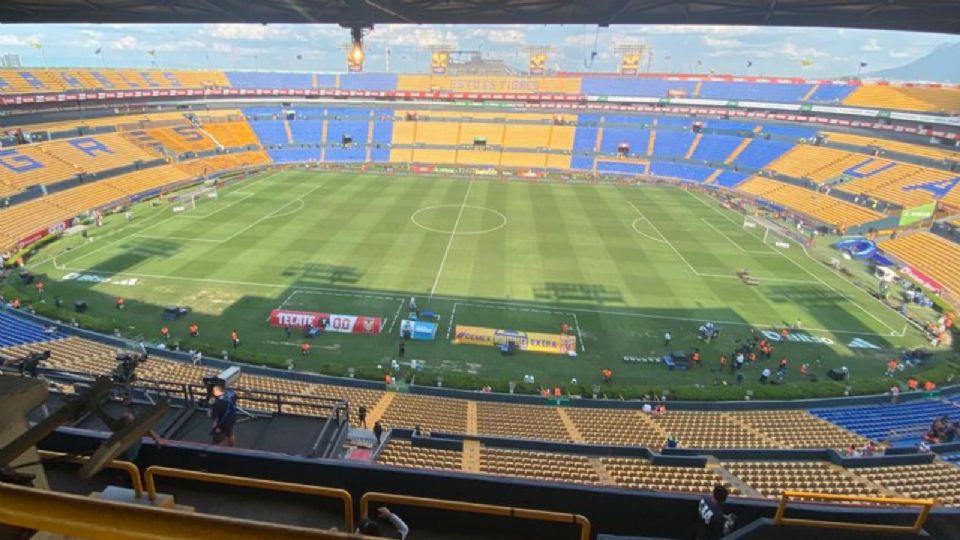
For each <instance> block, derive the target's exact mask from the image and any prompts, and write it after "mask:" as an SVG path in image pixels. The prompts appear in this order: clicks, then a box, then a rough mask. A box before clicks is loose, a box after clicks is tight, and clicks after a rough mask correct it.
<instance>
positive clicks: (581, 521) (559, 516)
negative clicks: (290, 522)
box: [360, 492, 590, 540]
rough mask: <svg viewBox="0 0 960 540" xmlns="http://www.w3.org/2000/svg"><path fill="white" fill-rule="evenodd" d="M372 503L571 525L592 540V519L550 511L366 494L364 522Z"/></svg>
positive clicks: (362, 507) (362, 509) (583, 537)
mask: <svg viewBox="0 0 960 540" xmlns="http://www.w3.org/2000/svg"><path fill="white" fill-rule="evenodd" d="M371 501H377V502H382V503H390V504H399V505H402V506H416V507H420V508H431V509H434V510H444V511H450V512H466V513H471V514H482V515H487V516H503V517H510V518H517V519H529V520H533V521H549V522H552V523H569V524H571V525H576V526H578V527H580V540H589V538H590V520H589V519H587V518H586V517H585V516H582V515H580V514H567V513H563V512H550V511H547V510H533V509H530V508H513V507H510V506H496V505H492V504H479V503H469V502H462V501H451V500H446V499H427V498H423V497H410V496H408V495H395V494H392V493H378V492H370V493H364V494H363V497H361V498H360V519H361V520H362V519H366V517H367V514H368V513H369V512H368V510H369V509H368V507H369V505H370V502H371Z"/></svg>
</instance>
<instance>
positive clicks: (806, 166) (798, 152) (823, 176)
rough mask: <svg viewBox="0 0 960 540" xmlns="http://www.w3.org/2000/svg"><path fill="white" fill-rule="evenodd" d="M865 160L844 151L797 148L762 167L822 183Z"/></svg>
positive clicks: (884, 163)
mask: <svg viewBox="0 0 960 540" xmlns="http://www.w3.org/2000/svg"><path fill="white" fill-rule="evenodd" d="M869 160H870V158H869V157H867V156H864V155H861V154H853V153H850V152H847V151H846V150H838V149H836V148H828V147H824V146H811V145H798V146H795V147H794V148H793V150H791V151H789V152H787V154H786V155H785V156H783V157H782V158H780V159H779V160H777V161H776V162H774V163H771V164H770V165H768V166H767V167H766V168H767V169H769V170H771V171H774V172H776V173H779V174H782V175H785V176H790V177H793V178H802V179H804V180H810V181H813V182H817V183H824V182H829V181H831V180H836V179H838V178H840V177H841V176H842V175H843V174H844V173H845V172H846V171H848V170H850V169H853V168H856V167H857V166H858V165H861V164H863V163H864V162H867V161H869ZM887 163H888V162H886V161H882V162H879V161H878V162H877V163H876V164H873V165H872V166H871V167H870V169H871V172H872V171H875V170H876V169H879V168H881V167H884V166H885V165H886V164H887ZM865 172H867V171H865Z"/></svg>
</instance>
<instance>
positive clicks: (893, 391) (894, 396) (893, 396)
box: [890, 384, 900, 404]
mask: <svg viewBox="0 0 960 540" xmlns="http://www.w3.org/2000/svg"><path fill="white" fill-rule="evenodd" d="M899 399H900V386H899V385H896V384H895V385H893V386H891V387H890V403H893V404H896V403H897V401H898V400H899Z"/></svg>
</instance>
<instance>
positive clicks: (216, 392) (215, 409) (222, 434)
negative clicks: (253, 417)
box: [210, 385, 237, 446]
mask: <svg viewBox="0 0 960 540" xmlns="http://www.w3.org/2000/svg"><path fill="white" fill-rule="evenodd" d="M211 394H212V395H213V398H214V400H213V403H212V404H211V405H210V420H211V425H210V436H211V437H212V438H213V444H215V445H219V444H222V443H226V444H227V446H236V444H237V438H236V435H235V433H234V428H235V427H236V424H237V397H236V394H235V393H234V392H233V390H226V389H225V388H224V387H223V385H217V386H214V387H213V389H212V390H211Z"/></svg>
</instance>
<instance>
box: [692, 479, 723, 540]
mask: <svg viewBox="0 0 960 540" xmlns="http://www.w3.org/2000/svg"><path fill="white" fill-rule="evenodd" d="M729 494H730V492H729V491H728V490H727V488H726V487H724V486H721V485H717V486H714V488H713V493H712V494H711V496H710V497H701V498H700V505H699V508H698V517H699V519H698V520H697V540H716V539H718V538H721V537H722V536H723V535H724V529H725V528H726V526H727V522H728V521H729V518H728V517H727V516H724V515H723V505H724V503H725V502H726V500H727V496H728V495H729Z"/></svg>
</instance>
